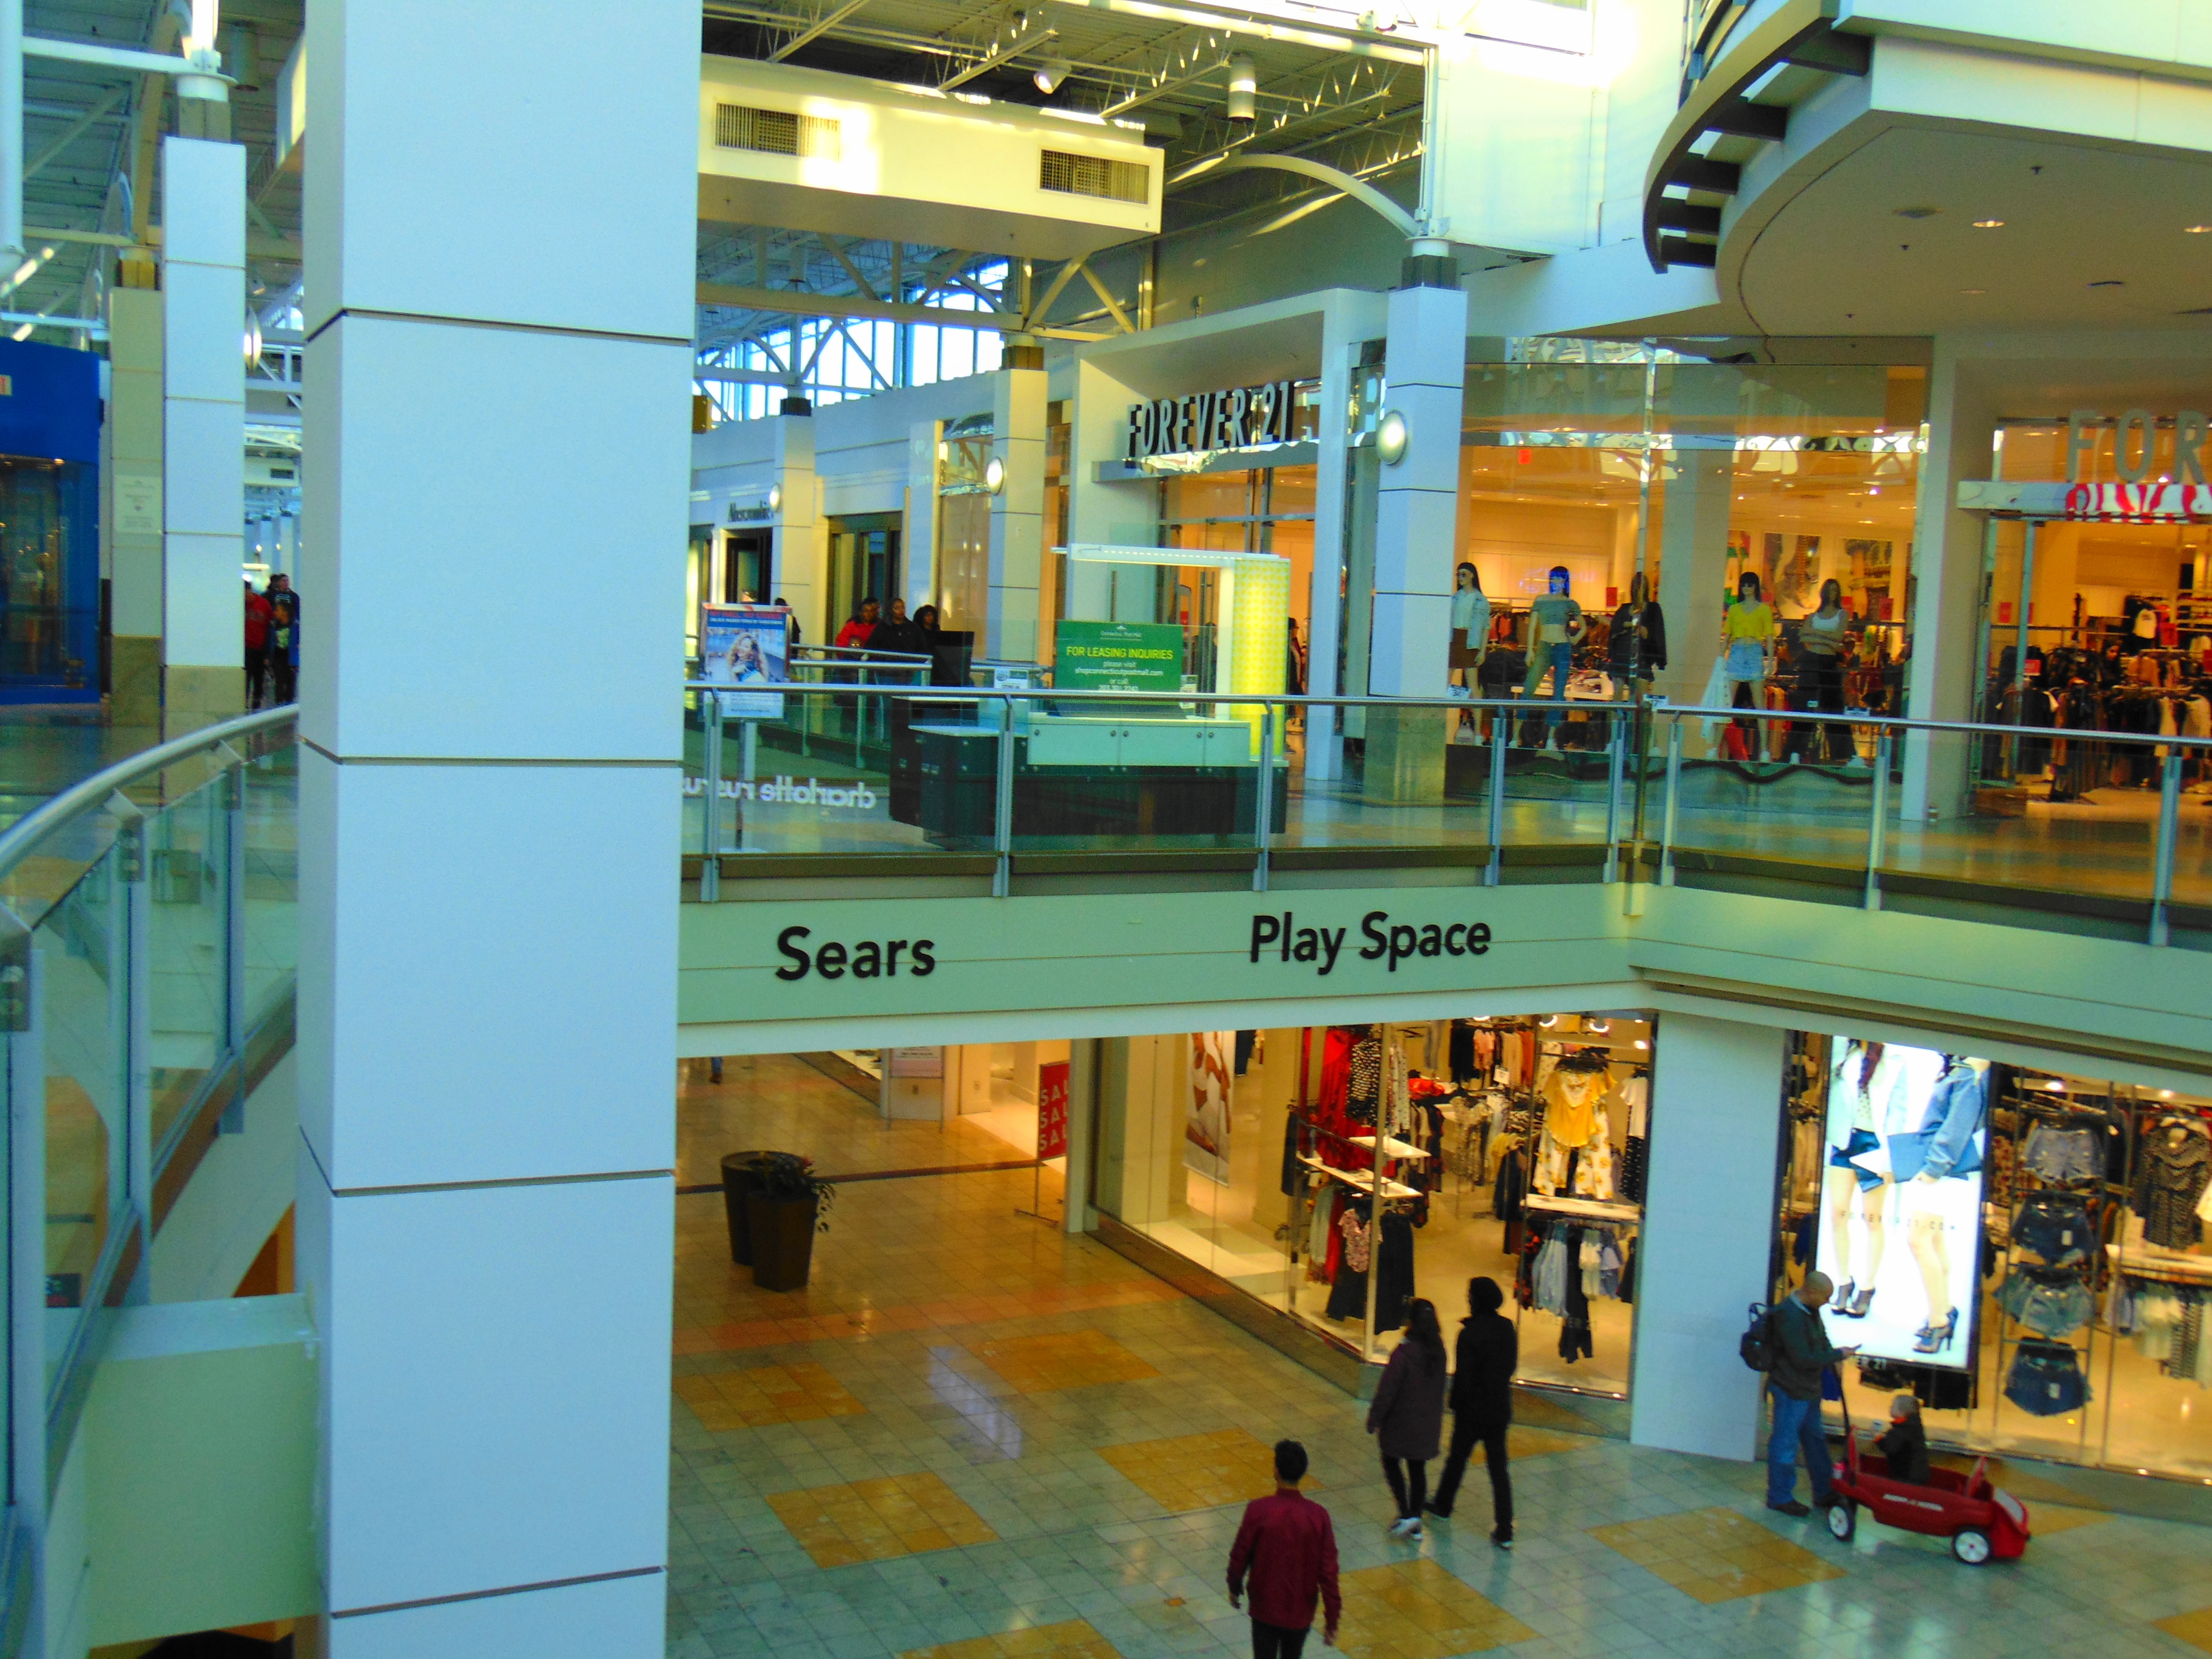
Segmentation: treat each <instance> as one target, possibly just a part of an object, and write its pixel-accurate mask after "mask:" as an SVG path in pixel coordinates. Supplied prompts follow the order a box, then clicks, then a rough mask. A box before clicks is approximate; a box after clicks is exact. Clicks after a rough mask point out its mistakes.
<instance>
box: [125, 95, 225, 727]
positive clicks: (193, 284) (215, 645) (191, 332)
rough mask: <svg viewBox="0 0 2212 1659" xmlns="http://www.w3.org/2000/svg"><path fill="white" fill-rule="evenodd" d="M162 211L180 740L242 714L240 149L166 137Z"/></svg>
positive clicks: (166, 544) (168, 561)
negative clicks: (198, 728)
mask: <svg viewBox="0 0 2212 1659" xmlns="http://www.w3.org/2000/svg"><path fill="white" fill-rule="evenodd" d="M161 203H162V211H161V218H162V222H163V226H164V241H163V246H162V265H161V309H162V331H161V373H162V422H161V424H162V438H161V475H162V476H161V507H162V520H163V522H162V531H163V534H162V553H161V647H162V680H163V685H162V702H163V705H164V712H165V714H166V716H167V728H168V733H169V735H170V736H172V737H178V736H181V735H183V734H184V733H185V732H190V731H191V730H193V729H195V728H196V727H198V726H208V725H211V724H212V723H214V722H215V721H216V720H224V719H227V718H228V717H229V716H230V715H233V714H240V713H242V712H244V710H245V708H246V615H245V597H246V588H245V576H244V574H243V571H242V569H241V566H242V565H243V564H244V563H245V558H246V547H245V544H246V362H245V356H244V340H245V333H246V151H245V149H243V148H242V147H241V146H240V145H237V144H228V143H218V142H216V141H213V140H210V139H204V138H164V139H163V140H162V141H161ZM119 631H121V630H120V629H119V627H118V632H119Z"/></svg>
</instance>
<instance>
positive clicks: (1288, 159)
mask: <svg viewBox="0 0 2212 1659" xmlns="http://www.w3.org/2000/svg"><path fill="white" fill-rule="evenodd" d="M1248 167H1259V168H1264V169H1267V170H1269V171H1274V172H1282V173H1297V174H1298V175H1299V176H1300V177H1302V178H1306V179H1314V180H1315V181H1316V182H1317V183H1320V184H1324V185H1328V187H1329V188H1330V189H1332V190H1340V191H1343V192H1344V193H1345V194H1346V196H1349V197H1352V200H1353V201H1355V202H1358V203H1359V204H1361V205H1362V206H1364V207H1368V208H1371V209H1373V210H1375V211H1376V213H1379V214H1380V215H1382V216H1383V218H1384V219H1385V220H1387V221H1389V224H1390V227H1391V228H1392V229H1394V230H1395V231H1396V232H1397V233H1398V234H1400V235H1401V236H1404V237H1407V238H1409V239H1410V238H1412V237H1413V236H1415V235H1417V234H1419V227H1417V226H1416V225H1415V224H1414V222H1413V215H1412V214H1410V213H1408V212H1407V211H1406V210H1405V209H1404V208H1402V207H1401V206H1399V205H1398V204H1397V203H1395V202H1394V201H1392V200H1391V199H1390V198H1389V197H1387V196H1385V195H1384V194H1383V192H1382V191H1379V190H1377V189H1376V188H1375V186H1374V185H1370V184H1369V183H1368V182H1367V181H1366V180H1365V179H1355V178H1353V177H1352V175H1351V174H1350V173H1345V172H1342V171H1340V169H1338V168H1336V167H1328V166H1326V165H1324V164H1323V163H1322V162H1320V161H1308V160H1307V159H1306V158H1305V157H1304V156H1302V155H1230V156H1225V157H1223V158H1221V159H1219V160H1218V161H1201V162H1200V163H1198V164H1197V165H1196V166H1194V167H1185V168H1184V169H1183V170H1182V172H1181V173H1176V175H1175V176H1174V177H1173V178H1172V179H1169V180H1168V183H1170V184H1171V185H1180V184H1184V183H1187V182H1188V181H1189V180H1190V179H1194V178H1200V177H1202V176H1204V175H1205V174H1207V173H1242V172H1243V171H1244V170H1245V169H1246V168H1248Z"/></svg>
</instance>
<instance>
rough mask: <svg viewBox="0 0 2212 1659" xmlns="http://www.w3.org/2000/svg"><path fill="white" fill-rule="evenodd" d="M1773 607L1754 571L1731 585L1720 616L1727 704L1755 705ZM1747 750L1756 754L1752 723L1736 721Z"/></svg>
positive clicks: (1769, 647) (1766, 665)
mask: <svg viewBox="0 0 2212 1659" xmlns="http://www.w3.org/2000/svg"><path fill="white" fill-rule="evenodd" d="M1779 631H1780V630H1779V629H1778V627H1777V625H1776V623H1775V621H1774V607H1773V606H1772V605H1769V604H1767V603H1766V600H1765V597H1764V595H1763V593H1762V592H1761V590H1760V587H1759V574H1758V573H1757V572H1756V571H1751V570H1747V571H1745V572H1744V573H1743V574H1742V576H1741V578H1739V579H1738V580H1737V582H1736V585H1735V604H1734V605H1730V606H1729V608H1728V611H1727V613H1726V614H1725V615H1724V616H1723V617H1722V618H1721V654H1722V659H1723V671H1724V672H1725V673H1726V674H1727V676H1728V697H1729V707H1730V708H1759V706H1760V705H1761V704H1762V703H1763V702H1764V701H1765V699H1764V696H1762V695H1761V694H1762V691H1763V690H1764V688H1765V684H1766V677H1767V674H1768V672H1769V671H1770V669H1771V665H1772V653H1773V648H1774V638H1775V635H1777V634H1778V632H1779ZM1737 725H1738V726H1740V727H1741V728H1743V734H1744V740H1745V743H1746V744H1747V747H1748V748H1749V750H1750V752H1751V753H1752V754H1753V755H1754V756H1756V755H1757V754H1758V753H1759V732H1758V731H1757V730H1756V729H1755V727H1756V722H1754V721H1750V720H1739V721H1738V722H1737Z"/></svg>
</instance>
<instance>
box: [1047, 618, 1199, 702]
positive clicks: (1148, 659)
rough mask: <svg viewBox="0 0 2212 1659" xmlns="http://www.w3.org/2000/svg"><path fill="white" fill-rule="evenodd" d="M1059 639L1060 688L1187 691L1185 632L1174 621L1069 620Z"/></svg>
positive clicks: (1056, 675)
mask: <svg viewBox="0 0 2212 1659" xmlns="http://www.w3.org/2000/svg"><path fill="white" fill-rule="evenodd" d="M1053 637H1054V653H1055V654H1054V659H1053V674H1052V683H1053V688H1054V690H1060V691H1180V690H1182V628H1181V627H1179V626H1178V625H1177V624H1176V623H1112V622H1064V623H1060V624H1058V625H1057V627H1055V628H1054V630H1053Z"/></svg>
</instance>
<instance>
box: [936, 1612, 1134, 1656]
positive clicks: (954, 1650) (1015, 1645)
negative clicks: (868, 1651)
mask: <svg viewBox="0 0 2212 1659" xmlns="http://www.w3.org/2000/svg"><path fill="white" fill-rule="evenodd" d="M902 1659H1121V1656H1120V1655H1119V1654H1117V1653H1116V1652H1115V1649H1114V1644H1112V1643H1111V1642H1109V1641H1108V1640H1107V1639H1106V1638H1104V1637H1103V1636H1101V1635H1100V1634H1099V1633H1098V1632H1097V1631H1095V1630H1093V1629H1092V1628H1091V1621H1090V1620H1087V1619H1069V1620H1063V1621H1062V1622H1061V1623H1060V1624H1057V1625H1040V1626H1030V1628H1028V1629H1026V1630H1010V1631H1007V1632H1005V1633H1004V1634H1002V1635H999V1636H972V1637H970V1638H968V1639H967V1640H966V1641H964V1642H947V1643H945V1644H943V1645H941V1646H939V1647H933V1648H916V1649H915V1650H914V1651H913V1652H911V1653H908V1654H906V1655H904V1656H902Z"/></svg>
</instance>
